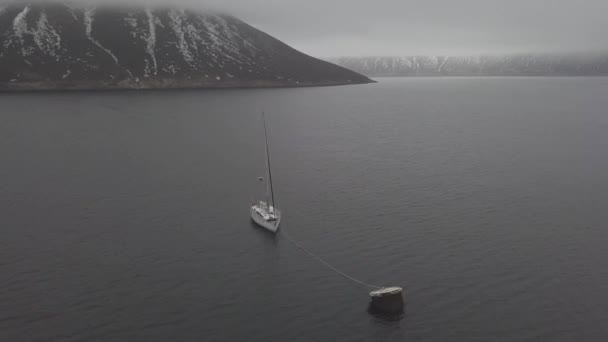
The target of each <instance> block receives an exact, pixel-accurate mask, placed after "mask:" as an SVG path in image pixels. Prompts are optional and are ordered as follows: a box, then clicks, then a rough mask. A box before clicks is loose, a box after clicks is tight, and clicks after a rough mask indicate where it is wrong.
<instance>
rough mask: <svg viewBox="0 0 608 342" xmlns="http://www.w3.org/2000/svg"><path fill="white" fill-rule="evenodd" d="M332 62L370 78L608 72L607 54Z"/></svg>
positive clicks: (383, 58) (592, 73) (564, 74)
mask: <svg viewBox="0 0 608 342" xmlns="http://www.w3.org/2000/svg"><path fill="white" fill-rule="evenodd" d="M330 61H331V62H333V63H336V64H338V65H341V66H343V67H345V68H348V69H351V70H354V71H356V72H359V73H361V74H364V75H367V76H369V77H382V76H603V75H608V53H607V54H595V55H506V56H464V57H463V56H431V57H429V56H415V57H342V58H336V59H330Z"/></svg>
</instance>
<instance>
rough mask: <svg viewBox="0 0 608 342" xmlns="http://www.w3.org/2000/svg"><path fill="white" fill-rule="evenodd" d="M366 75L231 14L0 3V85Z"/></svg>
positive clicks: (284, 81) (206, 82)
mask: <svg viewBox="0 0 608 342" xmlns="http://www.w3.org/2000/svg"><path fill="white" fill-rule="evenodd" d="M369 82H372V81H371V80H370V79H368V78H367V77H365V76H362V75H360V74H357V73H355V72H352V71H350V70H347V69H345V68H342V67H339V66H336V65H333V64H330V63H328V62H325V61H321V60H319V59H316V58H312V57H310V56H307V55H305V54H303V53H301V52H299V51H296V50H295V49H293V48H291V47H289V46H287V45H286V44H284V43H282V42H280V41H279V40H277V39H275V38H273V37H271V36H269V35H267V34H266V33H264V32H261V31H259V30H257V29H255V28H253V27H251V26H249V25H247V24H246V23H244V22H242V21H241V20H239V19H237V18H235V17H233V16H230V15H224V14H217V13H207V12H204V13H201V12H195V11H188V10H182V9H175V8H164V9H162V8H147V7H136V6H130V7H120V8H118V7H107V6H101V7H93V6H90V5H87V6H85V5H74V4H73V3H63V2H50V3H49V2H27V1H25V2H24V1H20V2H12V3H9V4H6V3H0V90H5V91H6V90H43V89H140V88H184V87H186V88H191V87H200V88H229V87H283V86H289V87H296V86H318V85H341V84H356V83H369Z"/></svg>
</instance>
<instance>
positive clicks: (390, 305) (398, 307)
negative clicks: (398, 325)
mask: <svg viewBox="0 0 608 342" xmlns="http://www.w3.org/2000/svg"><path fill="white" fill-rule="evenodd" d="M369 296H370V297H371V298H372V302H371V304H370V308H371V309H372V310H373V311H376V312H379V313H385V314H399V313H402V312H403V307H404V305H405V302H404V300H403V288H401V287H397V286H395V287H385V288H381V289H379V290H375V291H372V292H370V293H369Z"/></svg>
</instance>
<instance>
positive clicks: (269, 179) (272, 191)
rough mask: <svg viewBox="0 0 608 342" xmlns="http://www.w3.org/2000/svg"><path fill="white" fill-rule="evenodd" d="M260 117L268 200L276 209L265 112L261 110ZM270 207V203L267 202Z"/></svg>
mask: <svg viewBox="0 0 608 342" xmlns="http://www.w3.org/2000/svg"><path fill="white" fill-rule="evenodd" d="M262 119H263V121H264V140H265V142H266V163H267V165H268V182H269V183H270V201H271V202H272V207H273V208H274V210H276V205H275V204H274V188H273V187H272V169H271V168H270V151H269V150H268V133H267V132H266V113H265V112H262ZM267 205H268V206H269V207H270V204H269V203H267ZM268 209H269V210H270V208H268Z"/></svg>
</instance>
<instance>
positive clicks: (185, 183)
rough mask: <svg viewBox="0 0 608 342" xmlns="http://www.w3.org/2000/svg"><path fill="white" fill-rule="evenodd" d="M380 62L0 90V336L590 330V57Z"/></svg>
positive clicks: (599, 88) (597, 147)
mask: <svg viewBox="0 0 608 342" xmlns="http://www.w3.org/2000/svg"><path fill="white" fill-rule="evenodd" d="M380 81H381V82H380V83H378V84H370V85H361V86H348V87H324V88H305V89H265V90H226V91H198V90H189V91H165V92H163V91H146V92H99V93H95V92H74V93H28V94H4V95H0V160H1V163H0V341H163V342H164V341H206V342H207V341H265V342H267V341H554V342H555V341H603V340H608V326H607V325H606V324H605V322H606V321H607V320H608V247H607V246H608V229H607V228H608V96H607V95H608V78H449V79H447V78H428V79H427V78H415V79H398V78H397V79H381V80H380ZM262 110H264V111H266V113H267V120H268V128H269V139H270V150H271V157H272V164H273V165H272V166H273V177H274V181H275V192H276V196H277V201H278V204H279V206H280V207H281V208H282V210H283V217H284V221H283V227H282V229H283V230H284V231H285V232H288V233H289V235H290V236H291V237H293V238H294V239H296V240H297V241H298V242H299V243H301V244H302V245H303V246H306V248H308V249H310V250H311V251H313V252H314V253H316V254H318V255H319V256H322V257H323V258H324V259H325V260H327V261H328V262H330V263H331V264H332V265H334V266H335V267H337V268H339V269H341V270H342V271H344V272H346V273H348V274H349V275H352V276H354V277H356V278H357V279H361V280H362V281H365V282H369V283H373V284H379V285H397V286H403V287H404V288H405V289H406V300H407V306H406V309H405V312H404V314H403V315H402V316H401V317H397V318H396V319H393V320H388V319H386V318H385V317H377V316H373V315H370V314H369V313H368V312H367V305H368V301H369V297H368V292H369V290H368V289H366V288H364V287H361V286H359V285H357V284H354V283H352V282H349V281H348V280H346V279H344V278H342V277H340V276H339V275H337V274H335V273H334V272H333V271H331V270H329V269H327V268H325V267H324V266H323V265H321V264H319V263H318V262H316V261H315V260H313V259H312V258H310V257H309V256H307V255H306V254H304V253H302V252H301V251H299V250H298V249H296V248H295V247H294V246H293V245H291V244H290V243H289V241H287V240H286V239H285V237H284V235H282V234H281V233H279V234H278V235H277V236H276V237H275V236H273V235H271V234H268V233H266V232H264V231H262V230H260V229H258V228H256V227H255V226H254V225H253V224H252V223H251V222H250V218H249V208H248V205H249V202H250V200H252V199H255V198H258V197H260V196H261V195H262V194H263V189H262V188H261V187H260V185H259V184H258V182H257V177H258V176H261V175H263V174H264V171H265V165H264V140H263V131H262V121H261V115H260V113H261V111H262Z"/></svg>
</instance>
